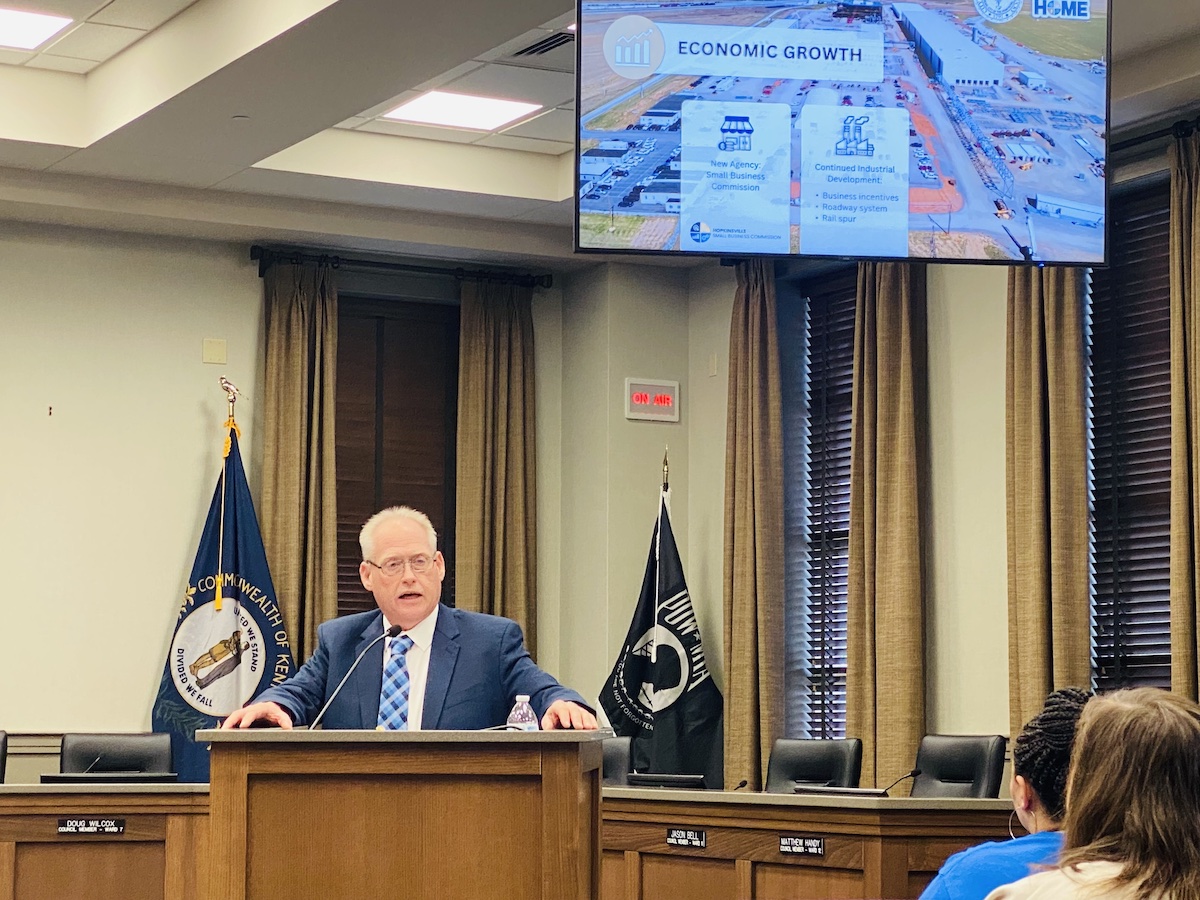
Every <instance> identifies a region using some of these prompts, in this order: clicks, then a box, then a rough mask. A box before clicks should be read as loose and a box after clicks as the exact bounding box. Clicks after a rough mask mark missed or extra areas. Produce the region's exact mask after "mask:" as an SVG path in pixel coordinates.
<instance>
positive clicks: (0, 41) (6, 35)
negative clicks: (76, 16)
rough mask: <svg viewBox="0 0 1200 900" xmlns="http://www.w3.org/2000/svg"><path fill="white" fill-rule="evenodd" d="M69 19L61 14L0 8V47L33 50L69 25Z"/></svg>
mask: <svg viewBox="0 0 1200 900" xmlns="http://www.w3.org/2000/svg"><path fill="white" fill-rule="evenodd" d="M71 21H72V20H71V19H64V18H63V17H62V16H48V15H46V14H44V13H33V12H21V11H20V10H16V9H0V47H12V48H14V49H16V50H35V49H37V48H38V47H40V46H41V45H42V44H44V43H46V41H48V40H50V38H52V37H54V35H56V34H58V33H59V32H60V31H62V30H63V29H64V28H66V27H67V26H68V25H70V24H71Z"/></svg>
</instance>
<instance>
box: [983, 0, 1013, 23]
mask: <svg viewBox="0 0 1200 900" xmlns="http://www.w3.org/2000/svg"><path fill="white" fill-rule="evenodd" d="M1024 5H1025V0H975V9H976V10H977V11H978V13H979V14H980V15H981V16H983V17H984V18H985V19H987V20H988V21H989V22H1001V23H1003V22H1011V21H1012V20H1013V19H1015V18H1016V17H1017V14H1018V13H1019V12H1020V11H1021V7H1023V6H1024Z"/></svg>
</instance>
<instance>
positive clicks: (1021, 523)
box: [1005, 266, 1091, 735]
mask: <svg viewBox="0 0 1200 900" xmlns="http://www.w3.org/2000/svg"><path fill="white" fill-rule="evenodd" d="M1084 277H1085V276H1084V274H1083V270H1081V269H1063V268H1048V269H1042V268H1034V267H1030V266H1013V267H1010V268H1009V270H1008V340H1007V345H1008V363H1007V378H1006V381H1007V387H1006V397H1005V435H1006V445H1007V447H1006V450H1007V452H1006V454H1005V460H1006V462H1005V476H1006V480H1007V489H1006V492H1005V493H1006V506H1007V525H1008V697H1009V700H1008V709H1009V727H1010V729H1011V731H1010V732H1009V733H1010V734H1012V735H1016V734H1017V733H1018V732H1019V731H1020V730H1021V728H1022V727H1023V726H1024V724H1025V722H1027V721H1028V720H1029V719H1031V718H1032V717H1033V716H1035V715H1036V714H1037V713H1038V712H1039V711H1040V710H1041V708H1042V704H1043V703H1044V701H1045V699H1046V695H1047V694H1048V693H1050V691H1052V690H1056V689H1058V688H1062V687H1069V686H1072V685H1074V686H1081V687H1086V686H1087V685H1088V684H1089V683H1090V680H1091V650H1090V643H1089V640H1090V639H1089V623H1088V506H1087V468H1086V467H1087V443H1086V442H1087V431H1086V418H1085V408H1084V403H1085V394H1084V391H1085V387H1084V366H1085V361H1084V346H1083V284H1084Z"/></svg>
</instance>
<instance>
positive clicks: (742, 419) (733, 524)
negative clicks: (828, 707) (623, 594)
mask: <svg viewBox="0 0 1200 900" xmlns="http://www.w3.org/2000/svg"><path fill="white" fill-rule="evenodd" d="M736 274H737V293H736V294H735V296H734V302H733V320H732V326H731V329H730V334H729V407H728V410H727V413H726V425H725V568H724V579H725V591H724V622H725V643H724V648H723V649H724V657H725V681H726V684H725V785H726V786H727V787H728V786H730V785H735V784H737V783H739V782H740V781H742V780H743V779H745V781H746V783H747V786H748V787H749V789H750V790H758V789H759V788H760V787H761V786H762V781H763V771H764V769H765V764H766V761H767V759H768V758H769V756H770V752H771V745H772V744H773V743H774V741H775V737H776V731H777V729H778V728H779V726H780V723H781V722H782V721H783V708H782V700H783V601H784V593H783V426H782V410H783V404H782V399H781V398H782V385H781V381H780V375H779V342H778V337H777V332H776V327H775V274H774V269H773V264H772V263H771V262H770V261H769V260H761V259H760V260H751V261H749V262H741V263H738V265H737V272H736Z"/></svg>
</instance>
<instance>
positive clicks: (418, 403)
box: [335, 298, 458, 615]
mask: <svg viewBox="0 0 1200 900" xmlns="http://www.w3.org/2000/svg"><path fill="white" fill-rule="evenodd" d="M336 427H337V437H336V442H335V443H336V454H337V520H338V521H337V543H338V615H345V614H347V613H352V612H360V611H362V610H367V609H374V608H375V601H374V599H373V598H372V597H371V595H370V594H368V593H367V592H366V591H365V590H364V589H363V586H362V582H361V581H360V580H359V576H358V565H359V561H360V560H361V559H362V554H361V552H360V551H359V547H358V532H359V530H360V529H361V528H362V525H363V523H364V522H365V521H366V520H367V519H368V518H370V517H371V516H372V515H373V514H374V513H376V512H378V511H379V510H380V509H383V508H384V507H387V506H400V505H404V506H411V507H414V508H416V509H419V510H421V511H422V512H424V513H426V514H427V515H428V516H429V518H430V519H431V520H432V521H433V527H434V528H435V529H436V530H437V533H438V544H439V546H440V549H441V551H442V555H443V556H445V558H446V580H445V581H444V582H443V583H442V600H443V601H444V602H445V603H447V604H450V605H453V602H454V477H455V458H454V448H455V435H456V432H457V427H458V307H457V306H446V305H438V304H429V303H403V302H394V301H378V300H365V299H359V298H342V299H341V302H340V304H339V311H338V363H337V411H336Z"/></svg>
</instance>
